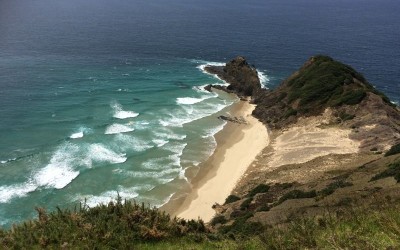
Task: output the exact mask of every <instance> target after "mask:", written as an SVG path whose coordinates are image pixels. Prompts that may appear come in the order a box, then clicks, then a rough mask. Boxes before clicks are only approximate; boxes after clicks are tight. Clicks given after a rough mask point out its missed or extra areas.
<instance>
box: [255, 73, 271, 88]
mask: <svg viewBox="0 0 400 250" xmlns="http://www.w3.org/2000/svg"><path fill="white" fill-rule="evenodd" d="M257 75H258V79H260V83H261V86H264V87H265V88H267V86H266V85H268V83H269V81H270V79H269V77H268V75H267V74H265V72H262V71H259V70H257Z"/></svg>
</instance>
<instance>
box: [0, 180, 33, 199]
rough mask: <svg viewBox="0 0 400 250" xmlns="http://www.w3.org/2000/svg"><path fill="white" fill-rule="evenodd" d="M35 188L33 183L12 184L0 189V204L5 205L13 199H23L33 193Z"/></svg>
mask: <svg viewBox="0 0 400 250" xmlns="http://www.w3.org/2000/svg"><path fill="white" fill-rule="evenodd" d="M36 188H37V186H36V185H35V184H34V183H30V182H27V183H23V184H14V185H10V186H1V187H0V203H7V202H9V201H10V200H11V199H13V198H17V197H24V196H26V195H27V194H28V193H30V192H33V191H35V190H36Z"/></svg>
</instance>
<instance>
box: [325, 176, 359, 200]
mask: <svg viewBox="0 0 400 250" xmlns="http://www.w3.org/2000/svg"><path fill="white" fill-rule="evenodd" d="M349 186H353V184H352V183H350V182H345V181H344V180H338V181H335V182H333V183H331V184H329V185H328V186H327V187H326V188H324V189H322V190H321V191H319V192H318V194H319V195H321V196H322V197H325V196H328V195H330V194H333V193H334V192H335V191H336V189H339V188H344V187H349Z"/></svg>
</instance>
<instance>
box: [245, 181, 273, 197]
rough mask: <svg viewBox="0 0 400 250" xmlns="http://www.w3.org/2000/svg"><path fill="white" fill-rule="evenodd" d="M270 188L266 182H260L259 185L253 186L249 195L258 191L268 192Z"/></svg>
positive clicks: (251, 195)
mask: <svg viewBox="0 0 400 250" xmlns="http://www.w3.org/2000/svg"><path fill="white" fill-rule="evenodd" d="M268 190H269V186H268V185H265V184H259V185H258V186H257V187H255V188H253V189H252V190H251V191H250V192H249V194H248V196H250V197H253V196H254V195H256V194H258V193H266V192H268Z"/></svg>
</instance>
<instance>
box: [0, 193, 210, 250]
mask: <svg viewBox="0 0 400 250" xmlns="http://www.w3.org/2000/svg"><path fill="white" fill-rule="evenodd" d="M37 211H38V213H39V216H38V217H39V218H38V219H36V220H32V221H28V222H24V223H23V224H20V225H15V226H13V228H12V230H9V231H3V232H1V234H3V236H4V237H3V236H2V237H1V238H0V245H2V246H4V247H5V248H10V249H26V247H27V246H29V247H28V248H32V249H41V248H49V249H59V248H60V246H62V245H63V244H65V243H67V244H68V248H72V249H75V248H76V249H89V248H90V249H117V248H118V249H121V248H122V249H132V246H133V245H135V244H138V243H140V242H159V241H163V240H170V239H179V238H181V237H184V236H190V235H197V234H202V233H207V232H208V229H207V228H206V227H205V225H204V223H203V221H201V220H198V221H197V220H190V221H186V220H183V219H178V218H170V216H169V215H168V214H166V213H165V212H161V211H159V210H158V209H156V208H150V207H147V206H145V205H144V204H143V203H142V204H141V205H140V204H137V203H135V202H131V201H125V202H122V200H121V198H119V197H118V199H117V200H116V201H115V202H110V203H108V204H107V205H105V204H101V205H98V206H96V207H93V208H89V207H87V206H86V205H81V206H80V208H79V209H74V210H73V211H71V210H62V209H57V210H56V211H54V212H51V213H47V212H46V211H45V210H44V209H41V208H38V209H37ZM0 248H1V247H0Z"/></svg>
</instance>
